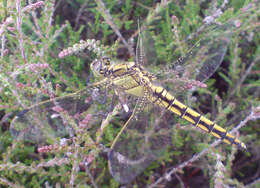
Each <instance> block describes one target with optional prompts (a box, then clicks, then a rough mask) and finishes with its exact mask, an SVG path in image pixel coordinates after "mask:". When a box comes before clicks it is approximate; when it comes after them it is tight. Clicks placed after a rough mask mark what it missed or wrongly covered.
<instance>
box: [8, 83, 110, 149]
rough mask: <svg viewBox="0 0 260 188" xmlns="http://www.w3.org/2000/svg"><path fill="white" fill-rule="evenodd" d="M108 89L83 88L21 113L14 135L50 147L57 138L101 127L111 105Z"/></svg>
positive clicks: (16, 121) (12, 124) (14, 128)
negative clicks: (76, 130)
mask: <svg viewBox="0 0 260 188" xmlns="http://www.w3.org/2000/svg"><path fill="white" fill-rule="evenodd" d="M111 98H112V97H110V96H106V91H105V88H104V87H100V88H92V89H83V90H81V91H79V92H76V93H73V94H69V95H67V96H63V97H57V98H54V99H52V100H47V101H43V102H41V103H39V104H36V105H34V106H32V107H31V108H29V109H27V110H24V111H22V112H20V113H18V114H17V116H16V117H15V118H14V119H13V120H12V122H11V128H10V131H11V134H12V135H13V136H14V137H15V138H17V139H20V140H26V141H32V142H33V143H38V144H47V143H48V144H50V143H53V141H55V140H56V139H57V138H61V137H65V136H66V137H73V136H74V134H75V129H79V128H80V126H81V125H84V123H86V118H87V117H88V115H91V117H92V118H91V119H89V120H88V122H87V127H85V128H92V127H93V126H97V125H100V122H101V120H102V118H104V117H105V115H106V113H107V112H108V110H109V104H111ZM105 99H106V101H104V100H105Z"/></svg>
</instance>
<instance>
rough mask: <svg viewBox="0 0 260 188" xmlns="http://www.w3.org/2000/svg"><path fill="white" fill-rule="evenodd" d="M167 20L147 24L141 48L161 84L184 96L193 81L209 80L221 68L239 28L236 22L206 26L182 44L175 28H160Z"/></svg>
mask: <svg viewBox="0 0 260 188" xmlns="http://www.w3.org/2000/svg"><path fill="white" fill-rule="evenodd" d="M165 21H166V20H165V18H164V17H163V16H162V17H160V18H157V19H156V20H155V21H153V22H150V23H149V25H144V26H143V28H145V30H144V31H141V34H140V36H139V39H138V41H142V42H139V44H142V45H138V47H139V46H140V47H139V48H140V49H143V50H142V51H144V52H145V57H144V59H145V60H147V62H146V61H144V62H146V65H145V67H146V68H148V69H149V71H150V72H151V73H153V74H155V75H157V77H158V79H159V80H162V82H160V84H161V85H163V86H165V87H168V88H169V89H171V91H172V92H173V93H178V92H179V91H181V92H179V93H182V95H183V96H184V95H186V93H185V92H187V91H185V90H188V88H190V87H189V86H190V85H191V84H192V83H193V82H192V81H195V80H197V81H200V82H204V81H206V80H207V79H208V78H209V77H210V76H211V75H212V74H213V73H214V72H215V71H216V70H217V68H218V67H219V66H220V64H221V63H222V61H223V58H224V56H225V54H226V51H227V48H228V45H229V43H230V40H231V36H232V32H233V31H234V29H235V26H234V23H233V22H232V21H230V22H227V23H225V24H209V25H204V27H203V29H201V30H200V31H198V32H196V33H193V34H191V35H190V36H189V37H187V39H186V40H183V41H178V40H180V39H179V38H177V36H176V35H175V34H174V31H173V29H174V27H173V26H169V27H168V28H160V24H159V23H160V22H165ZM162 25H163V24H162ZM169 25H170V24H169ZM175 27H176V26H175ZM160 64H161V65H162V67H161V69H159V70H158V67H159V65H160ZM193 85H194V84H193ZM195 86H196V85H195Z"/></svg>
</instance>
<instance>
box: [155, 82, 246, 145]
mask: <svg viewBox="0 0 260 188" xmlns="http://www.w3.org/2000/svg"><path fill="white" fill-rule="evenodd" d="M152 89H153V91H154V97H153V103H156V104H158V105H160V106H163V107H165V108H166V109H167V110H170V111H171V112H173V113H175V114H177V115H178V116H180V117H181V118H183V119H185V120H187V121H189V122H190V123H192V124H193V125H194V126H195V127H199V128H200V129H202V130H203V131H205V132H207V133H209V134H211V135H213V136H214V137H216V138H220V139H222V141H223V142H225V143H227V144H229V145H237V146H238V147H240V148H243V149H246V145H245V144H244V143H243V142H241V141H240V140H238V139H237V138H236V137H235V136H233V135H231V134H230V133H228V132H227V130H225V129H223V128H222V127H220V126H219V125H217V124H216V123H214V122H212V121H211V120H209V119H208V118H206V117H204V116H202V115H201V114H199V113H198V112H196V111H194V110H192V109H191V108H189V107H187V106H186V105H184V104H183V103H181V102H180V101H178V100H177V99H176V98H175V97H174V96H172V95H171V94H170V93H169V92H168V91H167V90H166V89H164V88H162V87H160V86H153V87H152Z"/></svg>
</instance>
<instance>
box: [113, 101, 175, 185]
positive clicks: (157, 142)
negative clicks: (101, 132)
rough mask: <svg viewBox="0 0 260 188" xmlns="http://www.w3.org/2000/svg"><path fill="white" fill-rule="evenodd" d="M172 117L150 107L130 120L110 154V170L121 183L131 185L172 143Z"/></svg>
mask: <svg viewBox="0 0 260 188" xmlns="http://www.w3.org/2000/svg"><path fill="white" fill-rule="evenodd" d="M170 115H171V114H170V113H168V112H166V111H163V110H162V109H161V108H159V107H158V106H155V105H153V104H146V105H145V107H143V110H142V111H139V112H137V113H136V114H135V115H134V116H133V117H132V118H131V120H130V122H129V123H128V125H127V126H126V128H125V129H124V131H123V132H122V134H121V135H120V137H119V138H118V140H117V141H116V142H115V144H114V146H113V147H112V148H111V149H112V150H111V152H110V153H109V156H108V157H109V168H110V172H111V174H112V175H113V177H114V178H115V179H116V180H117V181H119V182H120V183H128V182H131V181H132V180H133V179H134V178H135V177H136V176H137V175H138V174H140V173H141V172H142V171H143V170H144V169H145V168H146V167H147V166H149V165H150V164H151V163H152V162H153V161H154V160H156V159H157V158H158V157H159V156H162V154H163V152H164V151H165V148H166V147H167V146H168V145H169V144H170V143H171V138H172V135H173V134H172V125H173V124H174V120H172V122H169V116H170Z"/></svg>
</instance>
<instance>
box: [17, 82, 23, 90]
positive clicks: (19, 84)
mask: <svg viewBox="0 0 260 188" xmlns="http://www.w3.org/2000/svg"><path fill="white" fill-rule="evenodd" d="M16 87H17V88H19V89H23V88H24V85H23V84H22V83H20V82H17V83H16Z"/></svg>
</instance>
